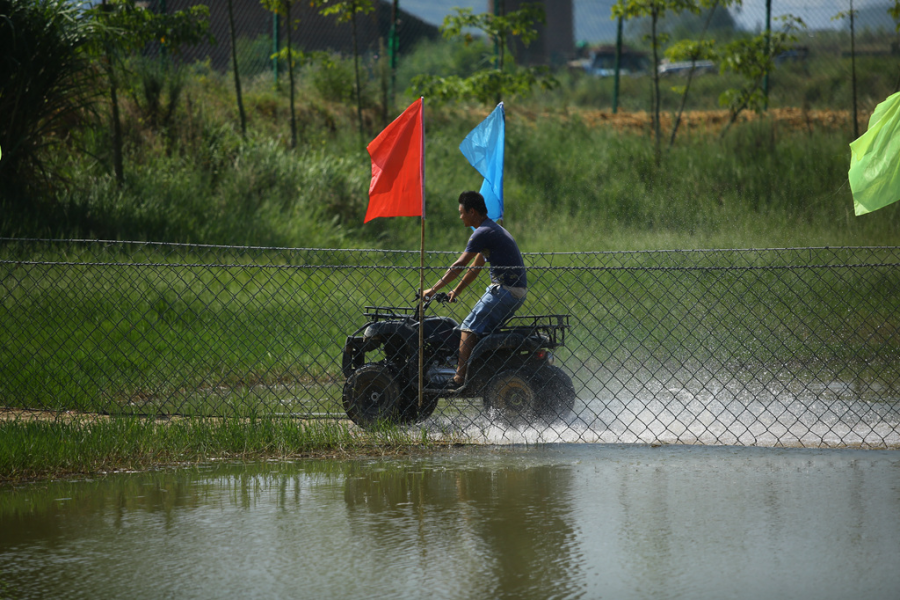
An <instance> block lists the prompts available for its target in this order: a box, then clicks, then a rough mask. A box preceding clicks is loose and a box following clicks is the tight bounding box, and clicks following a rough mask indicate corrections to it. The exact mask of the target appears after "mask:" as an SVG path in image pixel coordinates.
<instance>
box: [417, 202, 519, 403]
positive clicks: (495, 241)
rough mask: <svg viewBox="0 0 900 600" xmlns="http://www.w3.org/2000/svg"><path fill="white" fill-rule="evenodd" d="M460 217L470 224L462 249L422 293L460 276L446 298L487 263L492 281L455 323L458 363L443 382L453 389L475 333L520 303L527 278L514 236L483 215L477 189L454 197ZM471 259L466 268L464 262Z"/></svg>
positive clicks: (475, 339) (427, 294)
mask: <svg viewBox="0 0 900 600" xmlns="http://www.w3.org/2000/svg"><path fill="white" fill-rule="evenodd" d="M459 218H460V219H461V220H462V222H463V225H465V226H466V227H473V228H475V232H474V233H473V234H472V235H471V237H469V241H468V243H467V244H466V249H465V250H464V251H463V253H462V254H461V255H460V256H459V258H458V259H456V262H454V263H453V264H452V265H451V266H450V268H449V269H447V271H446V273H444V275H443V276H442V277H441V278H440V280H439V281H438V282H437V283H436V284H435V285H434V287H432V288H430V289H427V290H425V291H424V293H423V294H424V296H425V298H426V299H428V298H431V297H432V296H433V295H434V294H435V293H436V292H437V291H438V290H439V289H441V288H442V287H444V286H446V285H448V284H449V283H450V282H451V281H453V280H454V279H456V278H457V277H459V275H460V273H461V272H462V271H464V270H465V275H463V278H462V281H460V282H459V284H457V286H456V287H455V288H454V289H453V291H451V292H450V294H449V296H450V302H454V301H456V298H457V297H459V295H460V293H461V292H462V291H463V290H464V289H466V287H468V285H469V284H470V283H472V282H473V281H474V280H475V278H476V277H478V273H479V272H480V271H481V268H482V267H483V266H484V263H485V261H487V262H490V263H491V268H490V272H491V285H490V286H488V288H487V289H486V290H485V293H484V295H483V296H482V297H481V299H480V300H478V302H477V303H476V304H475V306H474V307H473V308H472V312H470V313H469V316H468V317H466V319H465V320H464V321H463V322H462V323H461V324H460V326H459V329H460V341H459V362H458V366H457V368H456V376H455V377H453V378H452V379H450V380H448V381H447V384H446V389H448V390H454V389H458V388H459V387H461V386H462V385H463V384H464V383H465V381H466V369H467V365H468V361H469V356H470V355H471V354H472V349H473V348H475V345H476V343H477V342H478V336H483V335H485V334H489V333H491V332H493V331H494V330H496V329H498V328H499V327H500V326H502V325H503V324H504V323H505V322H506V321H507V320H509V318H510V317H511V316H513V314H514V313H515V312H516V310H518V309H519V307H520V306H522V304H523V303H524V302H525V296H526V290H527V281H526V274H525V263H524V261H523V260H522V254H521V252H519V246H518V245H517V244H516V240H514V239H513V237H512V235H510V233H509V232H508V231H506V229H504V228H503V227H501V226H500V225H498V224H497V223H495V222H494V221H493V220H492V219H490V218H488V215H487V207H486V206H485V204H484V198H483V197H482V195H481V194H479V193H478V192H473V191H469V192H463V193H462V194H460V196H459ZM469 263H471V266H469Z"/></svg>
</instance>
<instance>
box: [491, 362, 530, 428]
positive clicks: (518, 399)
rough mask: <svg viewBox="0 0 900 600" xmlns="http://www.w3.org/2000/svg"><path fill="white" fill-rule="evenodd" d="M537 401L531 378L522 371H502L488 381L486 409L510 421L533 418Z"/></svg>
mask: <svg viewBox="0 0 900 600" xmlns="http://www.w3.org/2000/svg"><path fill="white" fill-rule="evenodd" d="M537 401H538V396H537V393H536V392H535V389H534V385H533V383H532V381H531V378H530V377H528V376H527V375H526V374H525V373H523V372H522V371H521V370H508V371H502V372H501V373H499V374H498V375H496V376H495V377H492V378H491V379H490V381H488V383H487V386H485V390H484V407H485V408H486V409H488V410H498V411H500V413H501V414H502V415H503V416H504V417H505V418H507V419H510V420H517V419H530V418H533V417H534V416H535V414H536V412H537V410H536V409H537V407H538V404H537Z"/></svg>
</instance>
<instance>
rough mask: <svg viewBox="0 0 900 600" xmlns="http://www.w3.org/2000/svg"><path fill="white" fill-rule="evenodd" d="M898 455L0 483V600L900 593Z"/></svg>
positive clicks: (261, 470) (692, 450) (580, 453)
mask: <svg viewBox="0 0 900 600" xmlns="http://www.w3.org/2000/svg"><path fill="white" fill-rule="evenodd" d="M898 565H900V453H898V452H896V451H873V450H869V451H857V450H803V449H759V448H734V447H691V446H663V447H659V448H651V447H647V446H610V445H584V444H582V445H567V444H561V445H545V446H537V447H520V446H505V447H479V448H460V449H452V450H445V451H436V452H433V453H429V454H423V455H417V456H412V457H400V458H385V459H365V460H345V461H330V460H308V461H296V462H279V463H262V464H251V465H234V464H219V465H212V466H203V467H199V468H184V469H178V470H170V471H162V472H153V473H141V474H121V475H115V476H109V477H105V478H103V479H97V480H91V481H66V482H50V483H37V484H29V485H24V486H20V487H17V488H15V489H4V490H0V598H7V597H9V598H127V599H129V600H138V599H143V598H428V599H433V598H472V599H475V598H478V599H481V598H613V599H629V598H691V599H696V598H715V599H722V598H797V599H806V598H815V599H817V600H822V599H827V598H848V597H851V598H865V599H866V600H874V599H879V598H885V599H892V600H894V599H896V598H898V597H900V568H898Z"/></svg>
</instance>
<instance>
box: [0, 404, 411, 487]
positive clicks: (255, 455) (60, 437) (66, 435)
mask: <svg viewBox="0 0 900 600" xmlns="http://www.w3.org/2000/svg"><path fill="white" fill-rule="evenodd" d="M425 441H426V443H427V440H425ZM422 443H423V438H422V436H417V435H415V434H414V433H409V434H407V433H403V432H401V431H399V430H397V429H393V428H390V427H385V428H383V429H380V430H375V431H368V432H360V431H356V430H351V429H350V428H349V427H348V426H347V425H344V424H341V423H334V422H317V421H313V422H300V421H293V420H287V419H285V420H278V419H269V418H264V419H256V418H249V419H242V420H238V419H229V420H207V419H186V420H172V421H154V420H152V419H139V418H120V419H100V418H98V419H73V420H66V419H65V418H57V419H55V420H39V419H35V420H31V419H29V418H28V415H27V414H25V415H23V416H22V417H21V418H20V419H19V420H4V421H0V483H9V482H16V481H23V480H27V479H33V478H45V477H61V476H66V475H73V474H94V473H98V472H108V471H113V470H134V469H146V468H149V467H151V466H158V465H162V464H186V463H187V464H190V463H196V462H200V461H208V460H211V459H221V458H227V459H233V460H258V459H260V458H273V457H278V458H284V457H297V456H303V455H313V456H317V455H332V456H333V455H350V454H364V453H367V452H370V451H372V450H373V449H374V448H375V447H377V448H378V452H384V451H392V450H399V449H402V448H403V447H408V446H412V445H422Z"/></svg>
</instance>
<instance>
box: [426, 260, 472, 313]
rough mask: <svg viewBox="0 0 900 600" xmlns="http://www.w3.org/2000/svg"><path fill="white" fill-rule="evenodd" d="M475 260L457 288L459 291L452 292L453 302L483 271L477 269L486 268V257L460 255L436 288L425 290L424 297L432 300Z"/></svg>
mask: <svg viewBox="0 0 900 600" xmlns="http://www.w3.org/2000/svg"><path fill="white" fill-rule="evenodd" d="M473 260H474V261H475V262H474V263H473V264H472V267H470V268H469V270H468V271H467V272H466V274H465V276H464V277H463V280H462V281H461V282H460V284H459V286H457V289H456V290H454V291H453V292H450V296H451V301H452V300H453V297H454V296H458V295H459V292H461V291H462V290H463V289H465V287H466V286H467V285H469V283H471V282H472V280H474V279H475V278H476V277H477V276H478V272H479V271H480V270H481V269H480V268H477V267H483V266H484V262H485V261H484V256H482V255H481V254H479V253H478V252H463V253H462V254H460V255H459V258H457V259H456V262H454V263H453V264H452V265H450V268H449V269H447V271H446V272H445V273H444V274H443V276H441V278H440V280H438V282H437V283H436V284H435V285H434V287H432V288H430V289H427V290H425V292H424V296H425V297H426V298H430V297H431V296H433V295H434V294H435V292H437V291H438V290H439V289H441V288H442V287H444V286H446V285H448V284H449V283H450V282H451V281H453V280H454V279H456V278H457V277H459V274H460V273H462V272H463V270H465V268H466V266H467V265H468V264H469V263H470V262H472V261H473ZM473 268H474V269H473ZM473 270H474V274H473V273H472V272H473Z"/></svg>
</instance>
